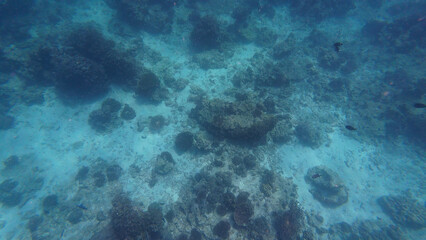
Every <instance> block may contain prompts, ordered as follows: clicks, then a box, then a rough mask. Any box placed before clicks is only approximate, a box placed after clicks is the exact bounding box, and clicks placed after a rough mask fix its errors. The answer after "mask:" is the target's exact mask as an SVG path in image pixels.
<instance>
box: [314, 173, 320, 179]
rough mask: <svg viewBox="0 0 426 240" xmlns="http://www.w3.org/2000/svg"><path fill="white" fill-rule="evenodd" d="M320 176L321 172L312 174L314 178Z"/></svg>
mask: <svg viewBox="0 0 426 240" xmlns="http://www.w3.org/2000/svg"><path fill="white" fill-rule="evenodd" d="M319 177H321V174H319V173H315V174H314V175H312V178H313V179H315V178H319Z"/></svg>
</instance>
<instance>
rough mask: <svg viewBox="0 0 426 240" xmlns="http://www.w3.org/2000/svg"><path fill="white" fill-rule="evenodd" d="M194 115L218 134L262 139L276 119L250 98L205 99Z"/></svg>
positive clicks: (201, 123)
mask: <svg viewBox="0 0 426 240" xmlns="http://www.w3.org/2000/svg"><path fill="white" fill-rule="evenodd" d="M191 115H192V117H194V118H195V119H196V120H197V121H198V123H199V124H200V125H202V126H204V127H205V128H206V130H207V131H209V132H210V133H212V134H214V135H219V136H223V137H226V138H230V139H237V140H241V141H247V142H255V141H259V140H260V139H262V137H264V136H265V135H266V133H268V132H269V131H270V130H272V129H273V128H274V126H275V123H276V118H275V117H274V116H272V115H269V114H266V113H265V112H264V109H263V107H262V106H261V105H259V104H255V103H253V102H250V101H240V102H225V101H222V100H219V99H214V100H202V101H201V102H199V103H198V104H197V106H196V107H195V108H194V109H193V110H192V112H191Z"/></svg>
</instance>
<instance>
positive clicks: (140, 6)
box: [107, 0, 174, 33]
mask: <svg viewBox="0 0 426 240" xmlns="http://www.w3.org/2000/svg"><path fill="white" fill-rule="evenodd" d="M107 3H109V5H110V6H111V7H112V8H114V9H116V10H117V12H118V14H119V17H120V18H121V19H122V20H123V21H124V22H126V23H128V24H129V25H131V26H134V27H136V28H139V29H143V30H145V31H147V32H150V33H167V32H170V30H171V24H172V22H173V15H174V11H173V3H172V2H171V1H168V0H163V1H152V0H142V1H127V0H107Z"/></svg>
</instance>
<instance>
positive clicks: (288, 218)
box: [274, 202, 303, 240]
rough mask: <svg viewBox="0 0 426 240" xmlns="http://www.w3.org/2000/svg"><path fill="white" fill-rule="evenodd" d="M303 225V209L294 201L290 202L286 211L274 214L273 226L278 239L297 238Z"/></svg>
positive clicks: (290, 239) (288, 239) (291, 239)
mask: <svg viewBox="0 0 426 240" xmlns="http://www.w3.org/2000/svg"><path fill="white" fill-rule="evenodd" d="M302 226H303V211H302V209H300V207H299V206H298V204H297V203H296V202H292V203H291V204H290V207H289V209H288V210H287V211H281V212H277V213H275V214H274V228H275V231H276V233H277V239H278V240H293V239H298V238H297V237H298V234H299V233H300V231H301V229H302Z"/></svg>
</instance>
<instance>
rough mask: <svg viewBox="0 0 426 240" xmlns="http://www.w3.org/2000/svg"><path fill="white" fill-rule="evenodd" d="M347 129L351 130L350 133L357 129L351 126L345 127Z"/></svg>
mask: <svg viewBox="0 0 426 240" xmlns="http://www.w3.org/2000/svg"><path fill="white" fill-rule="evenodd" d="M345 128H346V129H348V130H350V131H355V130H356V128H354V127H352V126H351V125H346V126H345Z"/></svg>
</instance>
